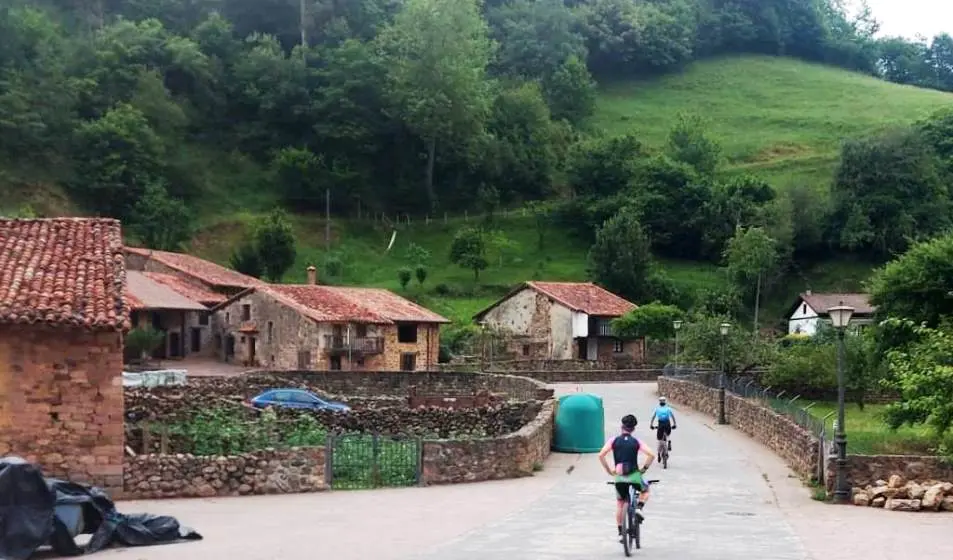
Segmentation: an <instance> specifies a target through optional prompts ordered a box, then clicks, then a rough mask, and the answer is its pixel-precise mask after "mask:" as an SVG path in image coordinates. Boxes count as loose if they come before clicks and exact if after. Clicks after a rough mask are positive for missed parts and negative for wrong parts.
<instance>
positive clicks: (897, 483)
mask: <svg viewBox="0 0 953 560" xmlns="http://www.w3.org/2000/svg"><path fill="white" fill-rule="evenodd" d="M905 482H906V481H905V480H904V479H903V477H902V476H900V475H899V474H895V475H893V476H891V477H890V480H889V481H887V487H888V488H902V487H903V485H904V483H905Z"/></svg>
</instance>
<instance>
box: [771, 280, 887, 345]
mask: <svg viewBox="0 0 953 560" xmlns="http://www.w3.org/2000/svg"><path fill="white" fill-rule="evenodd" d="M838 305H846V306H849V307H853V308H854V314H853V315H852V316H851V319H850V324H851V326H852V327H861V328H862V327H864V326H866V325H870V324H872V323H873V322H874V312H875V311H876V310H877V309H876V308H875V307H874V306H872V305H871V304H870V299H869V296H868V295H867V294H815V293H812V292H811V291H810V290H808V291H806V292H804V293H803V294H801V295H799V296H798V298H797V300H796V301H795V302H794V303H793V304H792V305H791V308H790V309H789V310H788V314H787V317H788V334H802V335H807V336H813V335H814V334H815V333H817V329H818V325H820V324H821V322H827V323H830V320H831V318H830V315H829V314H828V312H827V310H828V309H830V308H832V307H837V306H838Z"/></svg>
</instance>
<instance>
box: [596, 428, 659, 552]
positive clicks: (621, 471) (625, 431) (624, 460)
mask: <svg viewBox="0 0 953 560" xmlns="http://www.w3.org/2000/svg"><path fill="white" fill-rule="evenodd" d="M636 424H638V421H637V420H636V419H635V416H633V415H631V414H627V415H626V416H624V417H622V433H621V434H619V435H618V436H616V437H614V438H612V439H610V440H609V441H607V442H606V444H605V446H603V448H602V451H600V452H599V462H600V463H602V468H603V469H605V471H606V473H608V474H609V476H611V477H613V480H615V490H616V494H617V496H616V497H617V500H616V511H615V522H616V525H617V526H618V529H619V535H620V536H621V535H622V516H623V515H624V514H625V508H626V503H627V501H628V499H629V486H634V487H635V490H636V495H637V496H638V499H637V503H636V508H637V509H636V513H635V514H636V515H637V516H638V517H639V520H644V519H645V515H644V514H643V513H642V507H643V506H644V505H645V502H647V501H648V500H649V488H648V486H647V485H646V484H644V483H643V482H642V474H644V473H645V471H647V470H648V468H649V466H650V465H651V464H652V461H654V460H655V453H653V452H652V450H651V449H649V447H648V446H647V445H645V444H644V443H642V442H640V441H639V440H637V439H636V438H635V436H633V435H632V432H633V431H634V430H635V425H636ZM610 451H611V452H612V462H613V465H614V468H612V467H609V464H608V463H607V462H606V455H608V454H609V452H610ZM640 451H641V452H642V453H644V454H645V455H646V461H645V465H643V466H642V468H641V469H640V468H639V452H640Z"/></svg>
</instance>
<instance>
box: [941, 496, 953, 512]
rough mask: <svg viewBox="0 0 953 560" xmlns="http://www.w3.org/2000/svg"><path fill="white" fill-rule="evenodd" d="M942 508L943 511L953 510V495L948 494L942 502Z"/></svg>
mask: <svg viewBox="0 0 953 560" xmlns="http://www.w3.org/2000/svg"><path fill="white" fill-rule="evenodd" d="M940 509H941V510H943V511H953V496H947V497H945V498H943V501H942V502H940Z"/></svg>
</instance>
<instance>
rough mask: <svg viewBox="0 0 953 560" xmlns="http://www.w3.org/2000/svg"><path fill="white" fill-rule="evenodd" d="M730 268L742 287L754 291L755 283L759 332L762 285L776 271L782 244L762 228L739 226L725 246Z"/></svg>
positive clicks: (756, 319)
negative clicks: (779, 249) (779, 247)
mask: <svg viewBox="0 0 953 560" xmlns="http://www.w3.org/2000/svg"><path fill="white" fill-rule="evenodd" d="M725 262H726V264H727V265H728V271H729V272H730V273H731V275H732V276H733V277H734V278H735V279H736V281H737V282H739V287H742V289H744V290H745V291H748V290H750V286H751V283H752V282H753V283H754V330H755V332H758V328H759V324H758V312H759V310H760V309H761V288H762V284H763V282H764V279H765V277H767V276H768V275H770V274H771V273H773V272H774V271H775V270H776V269H777V267H778V265H779V263H778V243H777V241H775V240H774V239H772V238H771V237H770V236H769V235H768V234H767V233H766V232H765V231H764V230H763V229H761V228H756V227H753V228H748V229H743V228H738V231H737V232H736V233H735V236H734V237H733V238H732V239H731V240H730V241H728V247H727V248H726V249H725Z"/></svg>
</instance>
